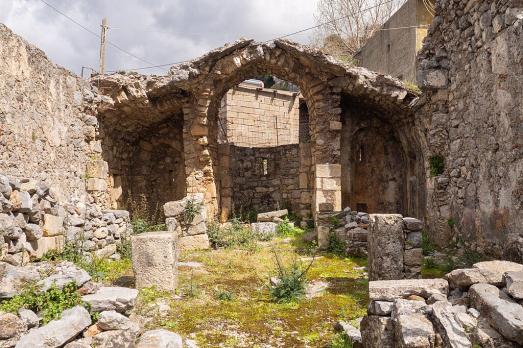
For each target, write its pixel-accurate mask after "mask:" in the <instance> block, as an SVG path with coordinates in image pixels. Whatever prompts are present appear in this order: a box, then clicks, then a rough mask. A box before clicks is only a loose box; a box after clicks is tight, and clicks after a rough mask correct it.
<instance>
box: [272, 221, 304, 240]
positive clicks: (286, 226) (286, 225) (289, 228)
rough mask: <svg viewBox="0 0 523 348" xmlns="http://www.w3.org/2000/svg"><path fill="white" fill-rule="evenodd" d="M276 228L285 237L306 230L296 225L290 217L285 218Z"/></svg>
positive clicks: (299, 233)
mask: <svg viewBox="0 0 523 348" xmlns="http://www.w3.org/2000/svg"><path fill="white" fill-rule="evenodd" d="M276 230H277V232H278V234H279V235H280V236H284V237H294V236H297V235H301V234H303V232H304V231H303V230H302V229H301V228H299V227H296V226H294V224H293V223H292V222H290V221H289V219H288V218H284V219H283V221H282V222H280V223H279V224H278V226H277V228H276Z"/></svg>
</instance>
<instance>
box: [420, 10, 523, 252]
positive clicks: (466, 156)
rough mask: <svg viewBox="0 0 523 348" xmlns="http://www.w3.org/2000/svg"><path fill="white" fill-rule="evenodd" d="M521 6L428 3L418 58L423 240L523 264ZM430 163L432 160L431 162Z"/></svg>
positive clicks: (522, 11) (522, 67)
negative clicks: (425, 171)
mask: <svg viewBox="0 0 523 348" xmlns="http://www.w3.org/2000/svg"><path fill="white" fill-rule="evenodd" d="M522 35H523V3H522V2H521V1H520V0H502V1H492V2H487V1H464V0H462V1H448V0H441V1H437V2H436V17H435V18H434V21H433V24H432V25H431V27H430V29H429V36H428V37H427V39H426V40H425V43H424V47H423V50H422V51H421V53H420V56H419V59H418V61H419V80H420V82H421V84H422V88H423V90H424V92H425V95H424V97H423V98H422V100H421V101H420V103H419V108H420V109H419V110H418V115H419V118H420V122H422V127H421V128H423V127H426V128H427V130H426V131H425V132H426V133H427V146H428V149H427V150H426V152H427V160H428V159H430V157H431V156H440V159H441V160H443V161H444V168H443V170H442V171H441V172H437V171H435V172H434V173H432V174H433V175H432V177H431V178H430V179H429V182H428V185H427V187H428V199H427V213H428V217H429V219H430V224H429V226H430V230H431V238H432V239H433V240H434V241H435V242H437V243H438V244H440V245H445V244H447V243H449V242H450V241H452V240H454V241H462V242H464V243H465V245H468V246H469V247H472V248H475V249H477V250H479V251H481V252H488V253H490V254H493V255H497V256H502V255H503V256H504V257H508V258H512V259H515V260H518V261H521V260H522V258H523V236H522V235H521V233H522V232H521V225H522V224H523V206H522V204H523V196H522V192H523V129H522V128H521V118H522V115H523V111H522V110H523V109H522V106H521V105H522V101H523V99H522V98H523V64H522V62H523V61H522V59H523V58H522V57H523V41H522V40H521V37H522ZM433 158H434V159H435V160H437V159H438V158H437V157H433Z"/></svg>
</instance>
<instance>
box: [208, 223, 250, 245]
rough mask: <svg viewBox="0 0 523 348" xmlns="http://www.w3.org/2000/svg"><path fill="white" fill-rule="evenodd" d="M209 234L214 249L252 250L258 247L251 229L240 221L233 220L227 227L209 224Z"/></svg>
mask: <svg viewBox="0 0 523 348" xmlns="http://www.w3.org/2000/svg"><path fill="white" fill-rule="evenodd" d="M207 233H208V235H209V240H210V242H211V245H212V246H213V247H214V248H232V247H238V248H247V249H252V248H253V247H255V246H256V243H255V238H254V237H255V236H254V234H253V233H252V231H251V229H250V228H248V227H247V226H245V225H243V224H242V223H241V221H240V220H238V219H234V220H232V221H231V223H230V224H229V225H228V226H226V227H221V226H220V225H219V224H218V223H212V224H209V228H208V231H207Z"/></svg>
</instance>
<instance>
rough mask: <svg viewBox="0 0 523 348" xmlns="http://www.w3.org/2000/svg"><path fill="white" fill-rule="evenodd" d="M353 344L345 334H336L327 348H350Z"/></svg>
mask: <svg viewBox="0 0 523 348" xmlns="http://www.w3.org/2000/svg"><path fill="white" fill-rule="evenodd" d="M352 347H353V344H352V342H351V340H350V338H349V337H348V336H347V335H346V334H345V333H342V332H340V333H337V334H336V335H335V336H334V338H333V339H332V342H331V344H330V346H329V348H352Z"/></svg>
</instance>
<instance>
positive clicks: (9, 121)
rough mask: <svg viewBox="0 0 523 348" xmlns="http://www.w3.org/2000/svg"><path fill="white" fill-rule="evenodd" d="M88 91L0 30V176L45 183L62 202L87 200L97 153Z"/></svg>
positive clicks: (61, 70)
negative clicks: (91, 158)
mask: <svg viewBox="0 0 523 348" xmlns="http://www.w3.org/2000/svg"><path fill="white" fill-rule="evenodd" d="M84 90H85V93H86V94H90V86H89V85H88V84H87V83H85V82H84V81H82V80H81V79H80V78H78V77H77V76H75V75H74V74H73V73H71V72H69V71H67V70H65V69H63V68H61V67H59V66H56V65H54V64H53V63H52V62H50V61H49V60H48V59H47V57H46V56H45V54H44V53H43V52H42V51H41V50H39V49H38V48H36V47H34V46H32V45H31V44H29V43H27V42H26V41H24V40H23V39H21V38H20V37H19V36H17V35H15V34H14V33H13V32H12V31H10V30H9V29H8V28H7V27H6V26H4V25H3V24H0V170H1V171H2V172H3V173H4V174H7V175H9V176H11V177H14V178H18V179H22V178H32V179H35V180H43V181H45V182H46V183H47V184H48V185H53V186H54V187H55V188H56V189H57V190H58V192H56V194H58V196H60V197H64V198H66V197H69V196H75V197H81V196H83V195H84V193H85V172H86V167H85V163H86V162H87V158H88V154H89V153H90V152H91V151H92V148H91V146H92V147H96V144H95V143H92V144H90V141H91V140H94V138H95V135H96V129H95V126H96V118H94V117H93V116H90V115H88V114H86V113H84V112H85V111H87V109H88V108H89V105H86V104H88V102H87V101H84V99H83V93H84Z"/></svg>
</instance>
